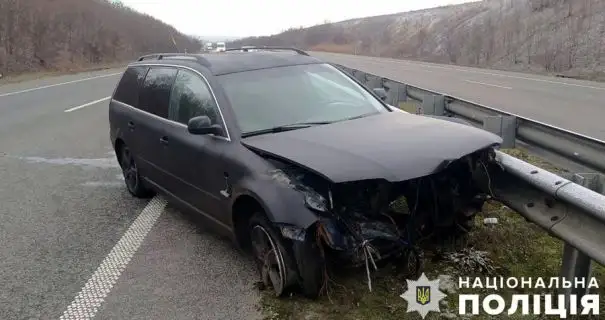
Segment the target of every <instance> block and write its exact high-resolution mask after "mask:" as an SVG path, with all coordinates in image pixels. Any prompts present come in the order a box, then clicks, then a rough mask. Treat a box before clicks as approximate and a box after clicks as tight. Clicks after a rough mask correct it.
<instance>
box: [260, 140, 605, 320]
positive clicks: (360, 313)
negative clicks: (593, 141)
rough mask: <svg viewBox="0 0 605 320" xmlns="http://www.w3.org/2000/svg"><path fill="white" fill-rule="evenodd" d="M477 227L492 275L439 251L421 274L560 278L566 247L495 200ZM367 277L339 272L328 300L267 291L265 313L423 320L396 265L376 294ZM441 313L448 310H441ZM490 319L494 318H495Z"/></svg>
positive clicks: (381, 276) (453, 301) (304, 319)
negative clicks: (490, 220)
mask: <svg viewBox="0 0 605 320" xmlns="http://www.w3.org/2000/svg"><path fill="white" fill-rule="evenodd" d="M505 152H507V153H509V154H511V155H513V156H516V157H518V158H521V159H524V160H525V161H528V162H531V163H533V164H534V165H537V166H539V167H542V168H544V169H547V170H552V171H560V170H558V168H555V167H554V166H552V165H550V164H548V163H547V162H545V161H543V160H541V159H537V158H535V157H532V156H531V155H529V154H527V153H526V152H524V151H523V150H517V149H515V150H505ZM486 217H494V218H498V224H496V225H484V224H483V219H484V218H486ZM475 225H476V227H475V229H474V230H473V231H471V232H470V233H469V235H468V248H471V250H479V251H485V252H487V254H488V257H489V258H490V259H491V263H490V266H489V267H491V268H494V270H495V272H492V273H490V274H486V273H485V272H477V271H475V272H469V270H468V269H467V268H465V267H464V266H463V265H461V264H460V263H454V262H452V261H451V260H447V259H444V258H443V255H439V254H438V253H437V252H432V251H427V252H425V255H426V262H425V266H424V270H423V271H424V272H425V273H426V274H427V276H428V277H429V279H433V278H436V277H437V276H438V275H440V274H447V275H451V276H453V277H454V279H457V278H456V277H458V276H470V277H473V276H480V277H485V276H498V275H501V276H504V277H518V278H520V277H526V278H527V277H532V278H534V279H535V278H536V277H544V278H547V277H554V276H557V275H558V272H559V268H560V260H561V255H562V248H563V243H562V242H561V241H560V240H558V239H556V238H554V237H552V236H550V235H548V234H547V233H546V232H544V231H543V230H542V229H541V228H540V227H538V226H537V225H534V224H532V223H529V222H527V221H526V220H525V219H524V218H523V217H521V216H520V215H518V214H516V213H515V212H513V211H511V210H510V209H508V208H507V207H505V206H502V205H501V204H500V203H497V202H494V201H490V202H488V203H487V204H486V205H485V206H484V210H483V213H482V214H481V215H479V216H477V218H476V221H475ZM604 271H605V269H604V268H603V267H602V266H597V267H595V268H594V272H593V275H594V276H596V277H597V279H598V281H599V283H603V281H605V272H604ZM365 279H366V277H365V273H364V272H363V271H361V270H360V271H358V272H352V273H350V274H340V275H338V276H337V279H335V280H336V281H337V282H338V283H339V284H341V285H342V286H337V285H333V286H332V292H331V295H330V297H329V298H328V297H323V298H321V299H319V300H318V301H309V300H306V299H304V298H301V297H297V296H293V297H290V298H286V299H276V298H275V297H273V296H271V295H269V294H268V293H266V292H265V293H263V299H262V305H263V311H264V315H265V317H266V319H288V320H310V319H326V320H331V319H334V320H349V319H351V320H353V319H355V320H361V319H368V320H373V319H376V320H378V319H380V320H389V319H402V318H406V319H420V316H419V315H418V314H417V313H409V314H408V313H406V308H407V305H406V302H405V301H404V300H403V299H402V298H400V297H399V295H400V294H401V293H403V292H404V291H405V284H406V281H405V277H404V276H402V275H401V274H398V273H397V272H396V270H395V269H394V268H393V267H391V266H387V267H384V268H382V269H381V270H379V271H378V272H377V273H375V274H374V275H373V288H374V292H372V293H370V292H368V288H367V285H366V282H365V281H366V280H365ZM487 290H488V289H483V290H480V291H479V292H478V289H466V290H462V291H463V292H464V291H466V292H469V293H480V294H481V293H487V292H488V291H487ZM517 290H527V289H517ZM481 291H482V292H481ZM534 291H535V290H534ZM543 291H544V290H543ZM492 293H493V292H492ZM499 293H500V294H503V295H504V296H510V295H512V294H513V293H516V292H515V291H514V290H510V289H505V290H504V291H499ZM525 293H527V292H525ZM599 293H600V294H601V295H603V294H605V290H604V289H603V288H600V289H599ZM446 299H447V301H448V307H447V309H448V310H449V311H450V312H453V313H454V314H456V313H457V311H456V310H457V308H458V306H457V294H454V295H450V296H448V297H447V298H446ZM508 301H510V300H508ZM601 308H603V306H601ZM441 309H442V311H444V308H443V307H442V308H441ZM516 317H517V316H515V315H512V316H507V315H503V316H501V317H499V318H502V319H508V318H516ZM439 318H440V315H439V314H436V313H430V314H429V316H428V317H427V319H439ZM475 318H478V319H488V318H489V317H488V316H478V317H475ZM541 318H542V319H544V318H545V317H541ZM489 319H493V317H492V318H489Z"/></svg>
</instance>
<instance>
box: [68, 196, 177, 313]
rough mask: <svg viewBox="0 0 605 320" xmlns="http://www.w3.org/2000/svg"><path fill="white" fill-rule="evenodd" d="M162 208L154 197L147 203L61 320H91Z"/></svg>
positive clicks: (163, 203) (162, 202)
mask: <svg viewBox="0 0 605 320" xmlns="http://www.w3.org/2000/svg"><path fill="white" fill-rule="evenodd" d="M165 207H166V200H164V199H162V198H160V197H154V198H153V199H151V201H149V203H148V204H147V206H146V207H145V209H143V211H142V212H141V214H140V215H139V216H138V217H137V219H136V220H135V221H134V222H133V223H132V225H131V226H130V228H128V230H127V231H126V233H125V234H124V235H123V236H122V238H121V239H120V241H118V243H117V244H116V245H115V247H113V249H112V250H111V252H110V253H109V255H107V257H105V259H104V260H103V262H102V263H101V265H100V266H99V268H97V270H96V271H95V273H94V274H93V275H92V277H91V278H90V279H89V280H88V282H86V285H84V287H83V288H82V290H81V291H80V292H79V293H78V295H77V296H76V298H75V299H74V300H73V302H72V303H71V304H70V305H69V307H67V310H65V312H64V313H63V315H62V316H61V318H60V319H61V320H88V319H92V318H94V316H95V314H96V313H97V311H98V310H99V307H101V305H102V304H103V301H105V298H106V297H107V295H108V294H109V292H110V291H111V289H112V287H113V286H114V285H115V283H116V282H117V280H118V278H119V277H120V275H121V274H122V272H123V271H124V269H125V268H126V266H127V265H128V263H129V262H130V259H131V258H132V256H134V254H135V252H136V251H137V249H138V248H139V246H140V245H141V243H142V242H143V240H144V239H145V236H146V235H147V233H149V230H151V228H152V227H153V225H154V224H155V222H156V221H157V220H158V218H159V217H160V215H161V214H162V212H164V208H165Z"/></svg>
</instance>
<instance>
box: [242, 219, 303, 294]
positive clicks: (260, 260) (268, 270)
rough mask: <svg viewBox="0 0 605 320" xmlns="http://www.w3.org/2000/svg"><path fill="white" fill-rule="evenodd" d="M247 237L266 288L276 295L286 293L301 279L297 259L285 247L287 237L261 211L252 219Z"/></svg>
mask: <svg viewBox="0 0 605 320" xmlns="http://www.w3.org/2000/svg"><path fill="white" fill-rule="evenodd" d="M248 236H249V237H250V245H251V247H252V255H253V258H254V260H255V264H256V266H257V269H258V272H259V275H260V278H261V281H262V283H263V285H264V287H271V288H272V289H273V291H274V293H275V295H276V296H277V297H283V296H285V295H286V294H287V293H288V292H289V291H290V289H291V288H292V285H293V284H295V283H296V279H297V278H298V275H297V272H296V267H295V264H294V259H293V258H292V255H291V253H290V252H289V251H288V250H287V249H286V245H285V240H284V239H283V237H281V235H280V234H279V233H278V231H277V230H275V228H274V227H273V226H272V225H271V222H270V221H269V220H268V219H267V217H266V216H265V214H263V213H260V212H257V213H255V214H253V216H252V217H251V218H250V221H249V225H248Z"/></svg>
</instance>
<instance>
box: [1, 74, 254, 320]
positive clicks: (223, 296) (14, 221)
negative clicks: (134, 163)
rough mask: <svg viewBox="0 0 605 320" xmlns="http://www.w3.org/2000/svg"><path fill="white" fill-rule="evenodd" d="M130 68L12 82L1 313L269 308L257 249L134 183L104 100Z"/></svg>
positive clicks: (199, 315) (214, 313)
mask: <svg viewBox="0 0 605 320" xmlns="http://www.w3.org/2000/svg"><path fill="white" fill-rule="evenodd" d="M119 72H121V70H109V71H102V72H93V73H83V74H77V75H70V76H61V77H54V78H48V79H43V80H36V81H29V82H22V83H18V84H10V85H5V86H0V243H1V244H2V246H0V288H2V289H1V290H0V315H1V316H0V318H1V319H3V320H4V319H6V320H13V319H60V318H62V315H64V317H63V319H90V318H92V317H91V315H94V318H95V319H255V318H258V317H259V314H258V310H257V304H258V298H259V297H258V293H257V292H256V290H255V289H254V281H255V280H256V275H255V273H254V270H253V269H252V268H251V265H252V264H251V263H250V261H249V259H248V258H247V257H245V256H243V255H242V254H240V253H239V252H238V251H236V249H235V248H234V247H233V246H232V244H231V243H230V242H228V241H227V240H223V239H220V238H217V237H216V236H214V235H213V234H212V233H211V232H206V231H205V230H204V229H203V224H201V223H200V221H199V219H194V218H193V217H191V216H189V215H187V214H183V213H181V212H179V211H176V210H174V209H172V208H171V207H170V206H166V207H165V206H164V205H159V204H158V201H161V199H160V200H158V199H154V200H153V201H155V202H154V203H149V200H146V201H143V200H136V199H134V198H132V197H131V196H130V195H129V194H128V193H127V191H126V189H125V187H124V185H123V181H122V179H121V174H120V170H119V168H118V165H117V163H116V161H115V157H114V154H113V152H112V150H111V145H110V141H109V136H108V123H107V106H108V100H102V101H99V100H100V99H104V98H107V97H109V96H110V95H111V93H112V91H113V89H114V87H115V84H116V82H117V80H118V74H117V73H119ZM66 111H68V112H66ZM153 201H152V202H153ZM150 207H153V208H152V209H153V210H155V211H153V210H152V211H149V208H150ZM145 219H146V220H145ZM141 221H142V222H141ZM133 230H134V231H133ZM133 232H134V234H133ZM125 234H127V236H124V235H125ZM123 236H124V238H125V240H124V239H123V240H120V239H121V238H122V237H123ZM137 241H138V242H137ZM120 246H121V247H120ZM135 250H136V251H135ZM115 252H117V258H116V255H115ZM132 252H134V254H133V255H132V257H130V253H132ZM112 255H113V256H112ZM108 256H111V257H110V258H107V257H108ZM116 259H117V260H116ZM116 261H118V262H120V263H117V262H116ZM108 265H109V267H107V266H108ZM116 270H117V271H116ZM99 274H101V277H99ZM93 275H94V276H93ZM111 277H115V279H114V278H111ZM99 279H101V280H99ZM91 288H92V289H91ZM91 292H92V293H93V294H95V295H94V296H93V295H91ZM79 293H80V294H81V295H83V296H84V300H80V299H75V298H76V297H77V296H78V294H79ZM82 293H83V294H82ZM70 306H71V307H74V308H73V310H75V311H73V310H72V312H71V313H69V312H66V311H67V310H68V309H69V308H68V307H70ZM70 310H71V309H70ZM85 311H90V312H91V313H90V314H88V315H86V314H84V313H85Z"/></svg>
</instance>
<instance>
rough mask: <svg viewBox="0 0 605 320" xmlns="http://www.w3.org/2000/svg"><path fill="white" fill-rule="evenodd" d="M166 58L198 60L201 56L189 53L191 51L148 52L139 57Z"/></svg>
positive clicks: (141, 59) (150, 58)
mask: <svg viewBox="0 0 605 320" xmlns="http://www.w3.org/2000/svg"><path fill="white" fill-rule="evenodd" d="M164 58H170V59H187V60H198V59H199V56H196V55H195V54H189V53H152V54H148V55H144V56H141V57H139V59H138V60H137V61H143V60H152V59H153V60H162V59H164Z"/></svg>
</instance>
